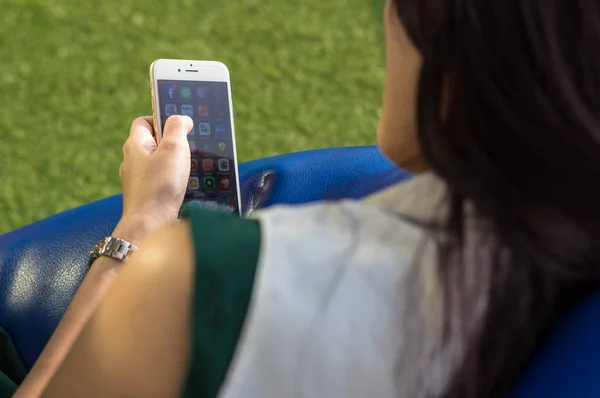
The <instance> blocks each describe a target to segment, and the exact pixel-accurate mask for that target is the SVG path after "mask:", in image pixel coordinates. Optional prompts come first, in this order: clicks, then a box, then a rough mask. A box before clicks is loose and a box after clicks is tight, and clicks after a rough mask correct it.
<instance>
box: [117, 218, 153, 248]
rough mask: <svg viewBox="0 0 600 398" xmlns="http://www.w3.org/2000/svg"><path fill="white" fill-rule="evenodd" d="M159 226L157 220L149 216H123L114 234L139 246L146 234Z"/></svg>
mask: <svg viewBox="0 0 600 398" xmlns="http://www.w3.org/2000/svg"><path fill="white" fill-rule="evenodd" d="M158 227H159V225H158V224H157V222H156V221H154V220H152V219H151V218H149V217H123V218H121V220H120V221H119V223H118V224H117V226H116V227H115V229H114V231H113V233H112V236H114V237H116V238H119V239H123V240H125V241H127V242H129V243H132V244H134V245H136V246H137V245H138V244H139V243H140V241H142V240H143V239H144V238H145V237H146V235H148V234H149V233H150V232H152V231H153V230H155V229H156V228H158Z"/></svg>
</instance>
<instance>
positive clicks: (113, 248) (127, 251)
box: [90, 236, 138, 265]
mask: <svg viewBox="0 0 600 398" xmlns="http://www.w3.org/2000/svg"><path fill="white" fill-rule="evenodd" d="M137 249H138V248H137V246H135V245H134V244H132V243H129V242H127V241H125V240H123V239H119V238H116V237H114V236H107V237H106V238H104V239H102V240H101V241H100V242H99V243H98V244H97V245H96V247H95V248H94V249H93V250H92V251H91V252H90V265H91V264H92V263H93V262H94V261H95V260H96V259H98V258H99V257H101V256H106V257H110V258H114V259H116V260H119V261H123V260H126V259H128V258H129V257H130V256H131V253H133V252H135V251H136V250H137Z"/></svg>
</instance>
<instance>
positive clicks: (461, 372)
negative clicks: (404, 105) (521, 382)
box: [394, 0, 600, 398]
mask: <svg viewBox="0 0 600 398" xmlns="http://www.w3.org/2000/svg"><path fill="white" fill-rule="evenodd" d="M394 3H395V8H396V9H397V12H398V15H399V17H400V20H401V21H402V23H403V25H404V27H405V29H406V31H407V32H408V34H409V36H410V38H411V40H412V41H413V43H414V44H415V45H416V46H417V48H418V49H419V50H420V52H421V54H422V56H423V59H424V64H423V68H422V71H421V76H420V87H419V93H418V115H417V117H418V126H419V140H420V144H421V146H422V150H423V155H424V156H425V158H426V159H427V161H428V162H429V164H430V165H431V166H432V168H433V169H434V170H435V171H436V173H438V174H439V175H440V176H441V177H442V178H443V179H444V180H445V181H446V182H447V183H448V186H449V191H450V192H449V200H450V209H451V211H450V215H449V217H448V220H447V223H446V224H445V225H444V226H443V236H444V237H446V238H445V239H441V240H440V256H441V261H440V272H439V275H440V278H441V281H442V284H443V286H444V287H445V293H446V297H447V298H448V300H447V306H448V307H447V311H446V317H447V319H446V321H447V324H449V322H450V321H451V319H450V318H451V317H453V316H456V315H457V314H459V315H460V313H461V311H463V309H462V307H461V306H462V304H463V303H465V302H468V300H469V297H468V294H469V293H468V289H461V282H460V281H461V275H462V274H464V273H465V269H466V266H465V263H466V262H463V261H461V257H462V253H463V252H464V238H465V225H464V224H465V221H464V220H465V218H464V216H465V215H464V209H465V203H467V202H468V203H470V204H472V207H473V211H474V212H475V215H476V218H477V219H478V220H479V221H480V225H485V226H487V228H483V229H482V231H487V232H486V233H487V234H488V235H489V236H488V238H490V239H488V241H490V240H491V241H492V242H493V248H492V249H490V250H489V251H488V252H487V253H488V255H487V256H485V257H484V258H482V259H481V260H480V263H479V264H474V266H475V267H481V268H487V269H489V270H490V274H491V279H490V280H489V281H482V283H488V285H487V286H485V290H486V294H487V297H488V302H487V310H486V312H485V314H484V315H483V319H482V322H481V323H480V326H479V327H478V328H476V330H475V331H473V333H472V334H471V335H470V336H469V337H468V339H467V346H466V353H465V357H464V358H463V360H462V362H461V364H460V366H459V368H458V370H457V371H456V373H455V374H454V376H453V378H452V381H451V383H450V386H449V389H448V390H447V393H446V394H445V396H446V397H452V398H458V397H461V398H464V397H468V398H481V397H503V396H505V395H506V394H507V393H508V392H509V391H510V389H511V387H512V386H513V384H514V383H515V381H516V380H517V377H518V376H519V374H520V373H522V371H523V369H524V368H525V366H526V365H527V364H528V363H529V361H530V360H531V358H532V357H533V356H534V355H535V353H536V350H537V349H539V348H540V346H541V344H543V342H544V336H545V335H546V333H547V331H548V330H549V329H550V328H551V327H552V325H553V324H554V323H555V321H556V320H557V319H558V317H560V316H561V315H562V314H563V313H564V312H565V311H566V310H568V309H569V308H571V307H572V306H573V305H574V304H575V303H577V302H579V301H581V300H583V299H584V298H585V297H587V296H588V295H590V294H591V292H593V291H594V290H595V289H598V288H599V287H600V246H599V245H600V183H599V180H600V2H598V1H589V0H570V1H566V0H513V1H507V0H395V1H394ZM471 266H473V265H471ZM463 279H464V278H463ZM456 281H459V282H456ZM462 283H466V282H464V281H463V282H462Z"/></svg>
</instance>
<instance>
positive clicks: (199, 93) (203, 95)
mask: <svg viewBox="0 0 600 398" xmlns="http://www.w3.org/2000/svg"><path fill="white" fill-rule="evenodd" d="M208 92H209V89H208V87H203V86H201V87H196V98H198V99H199V100H205V99H207V98H208Z"/></svg>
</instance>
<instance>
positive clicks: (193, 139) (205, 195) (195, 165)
mask: <svg viewBox="0 0 600 398" xmlns="http://www.w3.org/2000/svg"><path fill="white" fill-rule="evenodd" d="M150 88H151V91H152V111H153V115H154V130H155V134H156V140H157V142H160V140H161V138H162V133H163V128H164V126H165V123H166V121H167V119H168V118H169V116H172V115H187V116H189V117H191V118H192V120H193V121H194V129H193V131H191V132H190V134H189V135H188V141H189V144H190V150H191V152H192V156H191V169H190V177H189V181H188V187H187V191H186V193H185V198H184V203H183V204H184V205H187V204H194V205H199V206H202V207H205V208H210V209H215V210H222V211H225V212H230V213H237V214H241V209H240V207H241V197H240V188H239V186H240V184H239V175H238V163H237V154H236V148H235V130H234V124H233V107H232V101H231V84H230V77H229V70H228V69H227V67H226V66H225V65H224V64H223V63H221V62H216V61H189V60H176V59H159V60H156V61H154V62H153V63H152V65H151V66H150Z"/></svg>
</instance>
